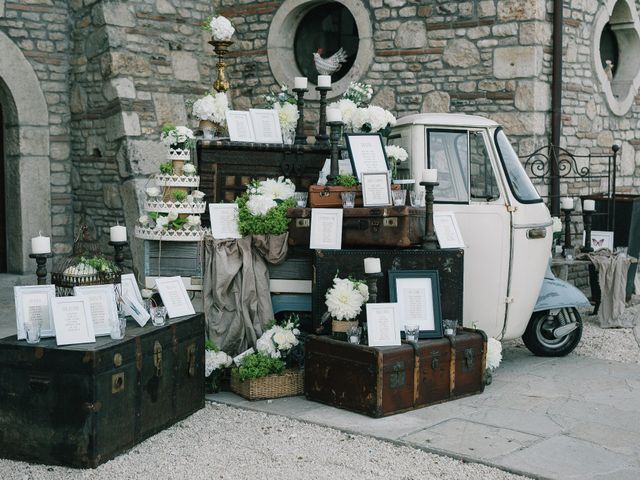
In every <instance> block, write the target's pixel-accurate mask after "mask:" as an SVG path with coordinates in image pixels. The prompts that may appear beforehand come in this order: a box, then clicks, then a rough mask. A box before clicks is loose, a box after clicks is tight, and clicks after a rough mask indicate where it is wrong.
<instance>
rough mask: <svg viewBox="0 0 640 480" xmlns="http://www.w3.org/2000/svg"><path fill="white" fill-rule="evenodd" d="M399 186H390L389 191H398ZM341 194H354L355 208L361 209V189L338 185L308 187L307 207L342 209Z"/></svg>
mask: <svg viewBox="0 0 640 480" xmlns="http://www.w3.org/2000/svg"><path fill="white" fill-rule="evenodd" d="M400 188H401V185H396V184H392V185H391V190H400ZM342 192H356V201H355V206H356V208H357V207H362V206H363V203H362V187H360V186H359V185H358V186H356V187H342V186H339V185H336V186H333V185H331V186H329V185H309V206H310V207H311V208H342V196H341V195H340V194H341V193H342Z"/></svg>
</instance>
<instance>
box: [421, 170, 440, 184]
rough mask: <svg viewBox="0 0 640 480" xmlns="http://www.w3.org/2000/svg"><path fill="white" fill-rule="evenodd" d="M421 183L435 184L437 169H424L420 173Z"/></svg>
mask: <svg viewBox="0 0 640 480" xmlns="http://www.w3.org/2000/svg"><path fill="white" fill-rule="evenodd" d="M422 181H423V182H429V183H436V182H437V181H438V169H436V168H425V169H424V170H423V171H422Z"/></svg>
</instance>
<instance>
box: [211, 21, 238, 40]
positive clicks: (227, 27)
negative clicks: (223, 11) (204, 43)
mask: <svg viewBox="0 0 640 480" xmlns="http://www.w3.org/2000/svg"><path fill="white" fill-rule="evenodd" d="M205 29H206V30H208V31H210V32H211V36H212V37H213V40H215V41H217V42H228V41H230V40H231V37H232V36H233V34H234V33H235V31H236V29H235V28H233V24H232V23H231V21H230V20H229V19H228V18H226V17H223V16H222V15H218V16H217V17H211V18H210V19H209V20H208V21H207V22H206V23H205Z"/></svg>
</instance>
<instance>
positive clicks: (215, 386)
mask: <svg viewBox="0 0 640 480" xmlns="http://www.w3.org/2000/svg"><path fill="white" fill-rule="evenodd" d="M204 347H205V350H204V376H205V378H206V379H207V390H208V391H209V393H217V392H219V391H220V387H221V384H222V379H223V377H224V374H225V371H226V369H227V368H229V367H230V366H231V364H232V363H233V359H232V358H231V357H230V356H229V355H227V354H226V353H225V352H223V351H221V350H220V349H219V348H218V347H216V345H215V344H214V343H213V342H212V341H211V340H207V341H206V342H205V345H204Z"/></svg>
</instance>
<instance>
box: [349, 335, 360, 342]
mask: <svg viewBox="0 0 640 480" xmlns="http://www.w3.org/2000/svg"><path fill="white" fill-rule="evenodd" d="M349 342H350V343H360V339H359V338H358V336H357V335H351V336H350V337H349Z"/></svg>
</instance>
